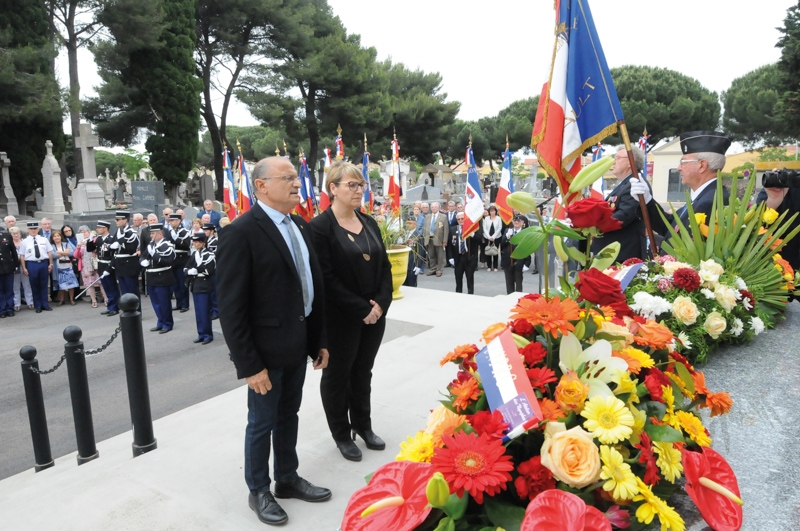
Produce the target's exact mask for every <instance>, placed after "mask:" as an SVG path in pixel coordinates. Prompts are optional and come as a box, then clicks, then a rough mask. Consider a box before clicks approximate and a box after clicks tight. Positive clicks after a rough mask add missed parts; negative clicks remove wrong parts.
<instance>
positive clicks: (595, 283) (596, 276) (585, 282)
mask: <svg viewBox="0 0 800 531" xmlns="http://www.w3.org/2000/svg"><path fill="white" fill-rule="evenodd" d="M578 277H579V280H578V282H576V283H575V287H576V288H578V291H579V292H580V294H581V298H582V299H583V300H587V301H589V302H591V303H592V304H596V305H598V306H611V307H612V308H613V309H614V312H615V313H616V314H617V315H633V312H632V311H631V309H630V307H629V306H628V300H627V299H626V298H625V294H623V293H622V286H621V285H620V283H619V280H617V279H615V278H612V277H610V276H608V275H606V274H604V273H603V272H602V271H599V270H597V269H589V270H587V271H581V272H579V273H578Z"/></svg>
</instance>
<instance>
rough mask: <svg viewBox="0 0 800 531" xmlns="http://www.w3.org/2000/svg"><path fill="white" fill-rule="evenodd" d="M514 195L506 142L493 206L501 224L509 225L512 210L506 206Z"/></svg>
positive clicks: (509, 152)
mask: <svg viewBox="0 0 800 531" xmlns="http://www.w3.org/2000/svg"><path fill="white" fill-rule="evenodd" d="M513 193H514V176H513V175H512V174H511V151H509V149H508V143H507V142H506V151H505V153H503V169H502V170H501V171H500V188H498V189H497V198H496V199H495V205H496V206H497V211H498V213H499V214H500V219H502V220H503V223H506V224H508V223H511V220H512V219H513V217H514V210H513V209H512V208H511V207H510V206H509V205H508V196H509V195H511V194H513Z"/></svg>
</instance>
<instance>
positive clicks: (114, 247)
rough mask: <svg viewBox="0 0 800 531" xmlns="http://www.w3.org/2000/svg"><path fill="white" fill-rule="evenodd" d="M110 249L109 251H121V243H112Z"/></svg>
mask: <svg viewBox="0 0 800 531" xmlns="http://www.w3.org/2000/svg"><path fill="white" fill-rule="evenodd" d="M108 248H109V249H114V250H117V249H119V242H114V243H112V244H111V245H109V246H108Z"/></svg>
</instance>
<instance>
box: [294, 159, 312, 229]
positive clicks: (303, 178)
mask: <svg viewBox="0 0 800 531" xmlns="http://www.w3.org/2000/svg"><path fill="white" fill-rule="evenodd" d="M298 177H299V178H300V204H299V205H297V207H296V208H295V211H296V212H297V213H298V214H299V215H300V216H302V217H303V219H304V220H306V221H311V218H313V217H314V204H315V203H316V197H314V184H313V183H312V182H311V175H310V174H309V172H308V162H307V161H306V156H305V155H302V154H301V155H300V174H299V175H298Z"/></svg>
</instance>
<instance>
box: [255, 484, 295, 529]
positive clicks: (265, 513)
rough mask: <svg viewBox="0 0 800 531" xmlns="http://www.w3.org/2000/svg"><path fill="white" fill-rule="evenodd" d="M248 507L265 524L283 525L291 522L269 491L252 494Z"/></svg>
mask: <svg viewBox="0 0 800 531" xmlns="http://www.w3.org/2000/svg"><path fill="white" fill-rule="evenodd" d="M247 501H248V505H250V508H251V509H253V511H255V513H256V515H258V519H259V520H261V521H262V522H264V523H265V524H270V525H281V524H285V523H286V522H288V521H289V516H288V515H287V514H286V512H285V511H284V510H283V508H282V507H281V506H280V505H278V502H276V501H275V498H274V497H273V496H272V493H271V492H270V491H269V490H261V491H258V493H257V494H253V493H252V492H251V493H250V497H249V498H248V500H247Z"/></svg>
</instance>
